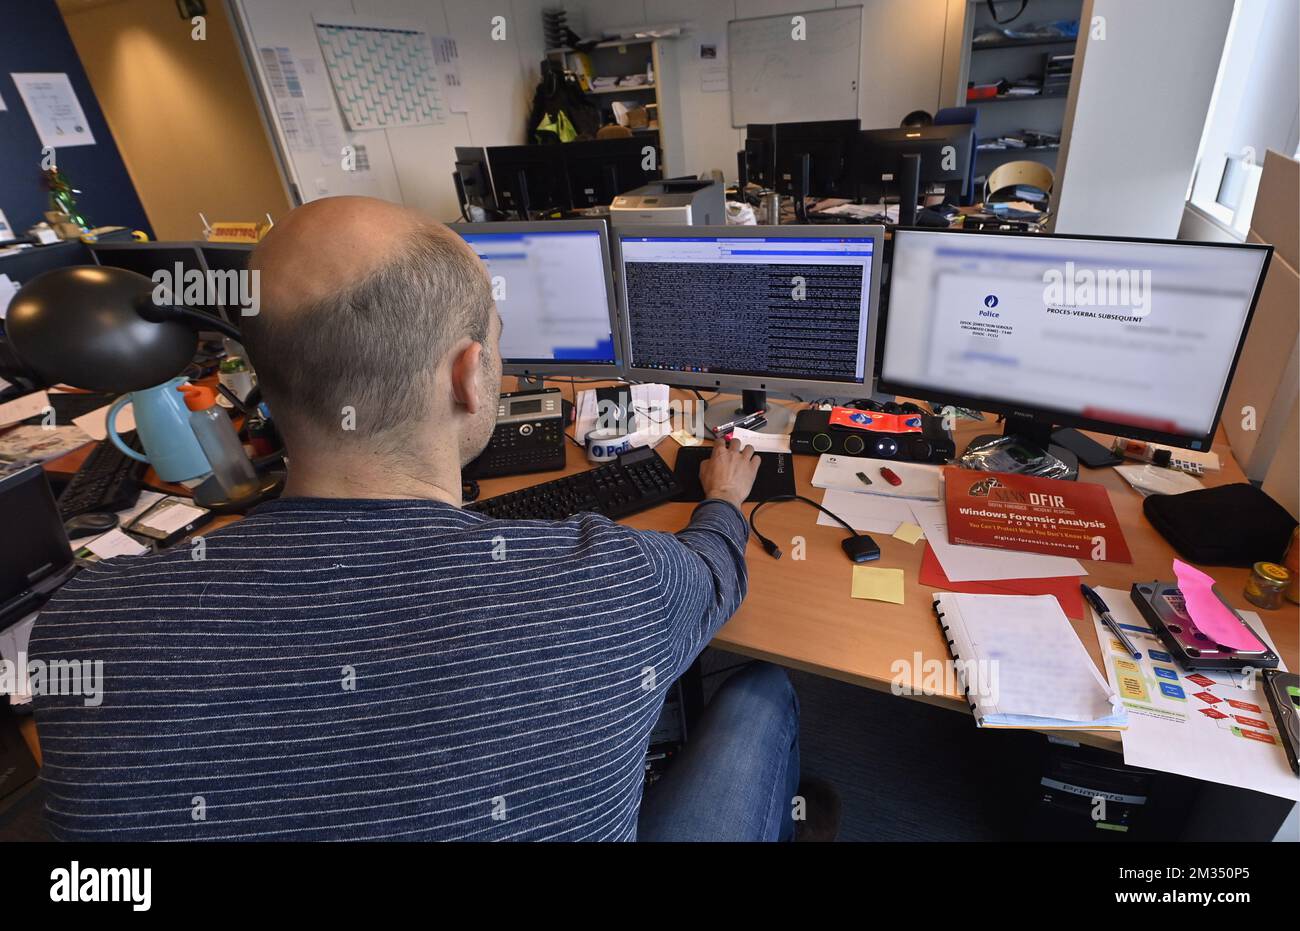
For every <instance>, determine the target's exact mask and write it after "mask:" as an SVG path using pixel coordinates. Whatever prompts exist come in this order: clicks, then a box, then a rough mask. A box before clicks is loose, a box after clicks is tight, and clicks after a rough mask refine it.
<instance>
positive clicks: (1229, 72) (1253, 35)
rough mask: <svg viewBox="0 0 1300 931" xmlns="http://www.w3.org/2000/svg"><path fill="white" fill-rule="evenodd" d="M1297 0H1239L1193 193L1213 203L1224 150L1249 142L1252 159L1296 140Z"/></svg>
mask: <svg viewBox="0 0 1300 931" xmlns="http://www.w3.org/2000/svg"><path fill="white" fill-rule="evenodd" d="M1298 35H1300V4H1297V3H1296V2H1295V0H1240V2H1239V3H1238V4H1237V15H1236V22H1235V23H1234V25H1233V34H1232V37H1231V38H1230V39H1229V42H1228V50H1227V53H1226V54H1225V55H1224V60H1223V76H1222V78H1221V79H1220V82H1219V88H1218V92H1217V95H1216V98H1215V101H1214V112H1213V113H1212V114H1211V116H1210V119H1209V122H1208V123H1207V125H1206V127H1205V139H1204V142H1203V144H1202V147H1201V163H1200V166H1199V167H1198V168H1197V173H1196V182H1195V184H1194V186H1193V190H1192V197H1191V200H1193V201H1194V202H1195V203H1197V204H1199V205H1202V206H1208V205H1210V204H1213V203H1214V198H1215V196H1216V195H1217V194H1218V191H1219V182H1220V181H1221V180H1222V178H1223V167H1224V161H1225V159H1226V156H1227V154H1228V153H1232V154H1234V155H1241V154H1242V153H1243V152H1244V151H1245V149H1246V147H1247V146H1249V147H1250V148H1251V149H1253V150H1254V152H1255V162H1256V164H1262V163H1263V161H1264V152H1265V151H1266V150H1268V149H1275V150H1277V151H1279V152H1286V153H1292V152H1295V151H1296V147H1297V145H1298V144H1300V135H1298V134H1300V125H1297V113H1300V55H1297V54H1296V39H1297V36H1298Z"/></svg>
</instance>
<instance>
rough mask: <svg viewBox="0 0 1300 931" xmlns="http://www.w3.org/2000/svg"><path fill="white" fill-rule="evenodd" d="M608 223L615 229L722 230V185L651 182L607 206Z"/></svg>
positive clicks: (682, 180)
mask: <svg viewBox="0 0 1300 931" xmlns="http://www.w3.org/2000/svg"><path fill="white" fill-rule="evenodd" d="M609 221H610V223H611V224H613V225H614V226H620V225H622V226H641V225H644V224H646V223H665V224H670V225H672V226H725V225H726V223H727V213H726V207H725V204H724V197H723V190H722V184H721V183H719V182H717V181H711V180H710V181H701V180H699V179H698V178H669V179H665V180H663V181H651V182H650V183H649V184H647V185H644V186H643V187H639V188H636V189H635V190H632V191H628V192H627V193H626V194H620V195H619V196H618V197H615V198H614V201H613V203H611V204H610V205H609Z"/></svg>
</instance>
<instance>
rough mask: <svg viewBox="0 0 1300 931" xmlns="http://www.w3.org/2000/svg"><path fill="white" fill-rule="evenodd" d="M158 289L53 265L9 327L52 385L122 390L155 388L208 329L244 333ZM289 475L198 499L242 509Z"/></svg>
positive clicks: (24, 292) (12, 307)
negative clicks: (243, 493)
mask: <svg viewBox="0 0 1300 931" xmlns="http://www.w3.org/2000/svg"><path fill="white" fill-rule="evenodd" d="M153 292H154V283H153V281H151V280H150V279H149V278H146V277H145V276H144V275H141V274H139V273H137V272H133V271H128V270H126V269H122V268H110V267H107V266H105V267H100V266H93V265H91V266H87V265H79V266H70V267H67V268H56V269H52V270H50V271H47V272H45V273H43V274H40V275H37V276H36V277H35V278H33V279H32V280H31V281H29V282H28V283H27V284H25V285H23V287H22V288H20V289H19V290H18V293H17V294H16V295H14V298H13V300H12V301H11V302H10V304H9V313H8V316H7V319H6V321H5V323H6V331H7V333H8V336H9V340H10V343H11V344H12V346H13V349H14V352H15V353H16V354H17V356H18V358H19V359H20V360H21V361H22V363H23V364H24V365H25V366H26V367H27V368H28V369H30V370H31V371H32V372H33V373H34V374H35V375H37V376H38V377H39V378H40V379H42V380H43V381H44V382H45V383H46V384H51V385H54V384H68V385H72V386H74V387H76V388H84V389H87V390H90V391H105V392H113V393H118V394H127V393H130V392H135V391H143V390H145V389H148V388H152V387H153V386H155V385H159V384H162V383H163V382H166V381H168V380H169V379H172V378H174V377H175V376H176V375H177V374H178V373H180V372H182V371H184V369H185V367H186V366H188V365H189V364H190V361H191V360H192V359H193V358H194V353H195V351H196V350H197V349H198V342H199V331H200V330H212V331H216V332H218V333H221V334H223V335H225V336H229V337H231V338H232V339H236V340H237V339H239V336H240V334H239V330H238V328H236V327H235V326H233V325H231V324H229V323H227V322H226V321H225V320H222V319H220V318H218V317H215V316H213V315H211V314H208V313H204V312H202V311H200V310H196V309H194V308H192V307H182V306H174V305H171V304H157V303H155V302H154V298H153ZM282 478H283V477H282V476H279V475H267V476H265V479H266V480H265V481H264V482H263V483H262V485H261V488H260V490H259V492H258V493H257V495H256V496H255V497H253V498H251V499H245V500H240V501H222V500H219V499H213V498H210V497H209V496H208V495H204V496H200V495H199V494H198V490H196V495H195V497H196V501H198V503H200V504H202V505H203V506H204V507H208V508H210V509H212V510H218V511H237V510H240V511H242V510H245V509H246V508H248V507H251V506H252V505H253V504H256V503H257V502H258V501H260V500H264V499H266V498H269V497H274V496H275V494H277V493H278V487H279V484H280V482H281V481H282ZM206 484H207V483H206V482H205V483H204V485H206ZM199 487H200V488H203V487H204V486H202V485H201V486H199ZM200 497H203V498H205V499H207V500H199V499H200Z"/></svg>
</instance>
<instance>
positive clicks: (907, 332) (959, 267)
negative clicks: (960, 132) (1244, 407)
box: [879, 229, 1272, 449]
mask: <svg viewBox="0 0 1300 931" xmlns="http://www.w3.org/2000/svg"><path fill="white" fill-rule="evenodd" d="M1271 252H1272V247H1271V246H1261V245H1247V244H1238V243H1195V242H1181V241H1160V240H1141V239H1111V238H1100V237H1098V238H1089V237H1084V236H1046V235H1035V234H1014V233H992V232H980V233H971V232H965V233H963V232H960V231H941V230H902V229H900V230H898V231H897V232H895V234H894V239H893V259H892V263H891V266H890V287H889V298H888V306H887V311H886V314H885V318H886V319H885V322H884V329H883V332H882V334H881V341H882V344H883V351H882V356H881V367H880V385H879V387H880V390H881V391H885V392H891V393H895V394H900V395H905V396H909V397H918V398H923V399H926V400H933V401H940V402H950V403H954V404H958V405H963V406H967V407H975V408H979V409H982V410H987V411H995V412H998V413H1002V414H1006V415H1007V421H1008V424H1007V430H1008V432H1009V433H1010V432H1018V433H1021V434H1022V435H1025V436H1028V437H1030V438H1032V439H1037V440H1042V439H1043V438H1044V437H1046V436H1048V435H1049V434H1050V430H1051V428H1052V427H1053V426H1055V425H1061V426H1071V427H1084V428H1088V429H1094V430H1099V431H1103V432H1106V433H1113V434H1118V435H1121V436H1126V437H1135V438H1139V439H1149V440H1154V441H1156V442H1161V443H1167V444H1171V445H1175V446H1182V447H1186V448H1190V449H1207V448H1209V445H1210V443H1211V442H1212V439H1213V435H1214V431H1215V428H1216V427H1217V425H1218V419H1219V414H1220V411H1221V409H1222V407H1223V400H1224V396H1225V395H1226V393H1227V389H1228V383H1229V381H1230V380H1231V378H1232V373H1233V370H1234V368H1235V366H1236V362H1237V357H1238V355H1239V354H1240V352H1241V345H1242V342H1243V340H1244V339H1245V335H1246V329H1247V327H1248V325H1249V323H1250V318H1251V315H1252V313H1253V311H1254V307H1255V301H1256V299H1257V297H1258V295H1259V289H1260V287H1261V285H1262V282H1263V278H1264V272H1265V270H1266V269H1267V267H1268V261H1269V256H1270V254H1271Z"/></svg>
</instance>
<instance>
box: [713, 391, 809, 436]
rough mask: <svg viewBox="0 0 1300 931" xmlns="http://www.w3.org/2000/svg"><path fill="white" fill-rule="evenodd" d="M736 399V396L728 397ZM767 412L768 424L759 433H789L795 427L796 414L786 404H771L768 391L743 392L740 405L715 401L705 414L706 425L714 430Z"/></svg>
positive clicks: (728, 401) (726, 401)
mask: <svg viewBox="0 0 1300 931" xmlns="http://www.w3.org/2000/svg"><path fill="white" fill-rule="evenodd" d="M728 397H734V396H728ZM762 410H765V411H767V424H766V425H765V426H764V427H763V428H762V429H760V430H759V431H758V432H759V433H777V434H780V433H789V432H790V428H791V427H792V426H793V425H794V412H793V411H791V410H790V408H788V407H786V406H785V405H784V404H769V403H768V401H767V392H766V391H742V392H741V393H740V405H739V406H736V404H735V402H734V401H731V400H721V399H719V400H715V401H714V402H713V403H712V404H710V405H709V409H708V410H707V411H705V412H704V425H705V426H706V427H708V428H709V429H710V430H712V429H713V428H714V427H720V426H722V425H723V424H725V423H730V422H731V421H733V420H739V419H740V418H741V417H744V416H746V415H748V414H754V413H757V412H758V411H762Z"/></svg>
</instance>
